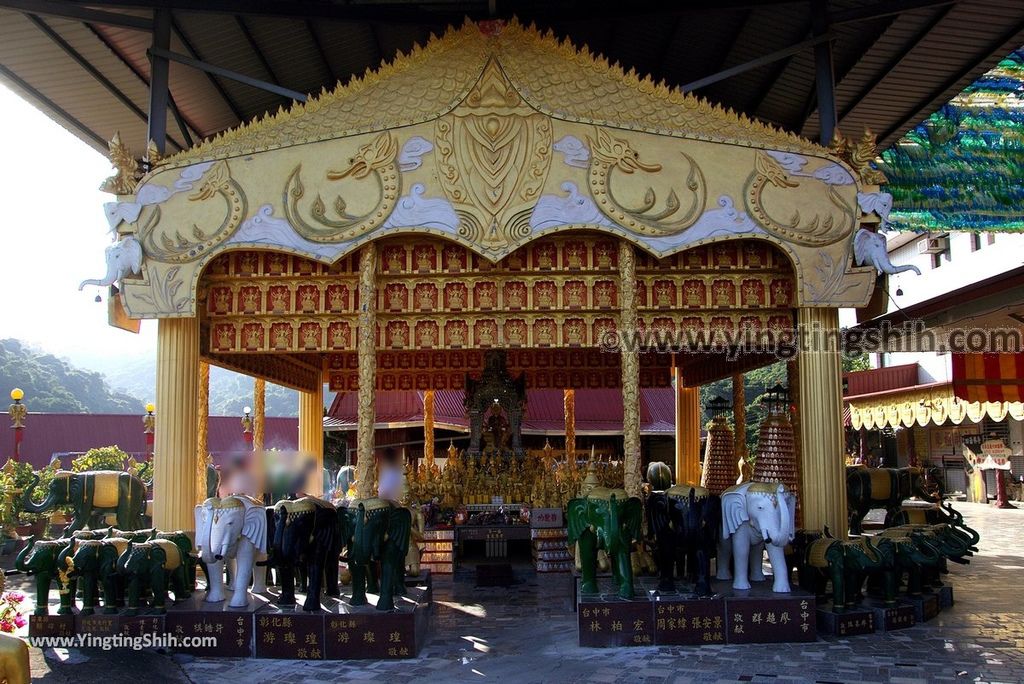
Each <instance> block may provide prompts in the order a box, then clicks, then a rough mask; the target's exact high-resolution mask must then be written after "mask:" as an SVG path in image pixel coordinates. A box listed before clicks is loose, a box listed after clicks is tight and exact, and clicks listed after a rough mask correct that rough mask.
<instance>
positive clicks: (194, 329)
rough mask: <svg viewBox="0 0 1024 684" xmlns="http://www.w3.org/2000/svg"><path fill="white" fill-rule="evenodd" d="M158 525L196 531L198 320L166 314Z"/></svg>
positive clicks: (156, 471)
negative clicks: (194, 512) (194, 507)
mask: <svg viewBox="0 0 1024 684" xmlns="http://www.w3.org/2000/svg"><path fill="white" fill-rule="evenodd" d="M156 405H157V406H158V407H159V408H160V410H159V412H158V413H157V415H156V421H157V425H156V437H155V440H154V443H153V480H154V491H153V525H154V526H156V527H157V528H159V529H161V530H167V531H171V530H192V528H193V527H194V526H195V523H194V519H193V510H192V509H193V506H195V503H196V500H197V493H196V465H195V455H196V444H197V440H196V416H197V415H198V410H199V319H197V318H163V319H160V321H159V323H158V327H157V341H156Z"/></svg>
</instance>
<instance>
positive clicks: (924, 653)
mask: <svg viewBox="0 0 1024 684" xmlns="http://www.w3.org/2000/svg"><path fill="white" fill-rule="evenodd" d="M958 508H959V509H960V510H962V511H963V512H964V515H965V517H966V518H967V520H968V522H969V524H971V525H973V526H975V527H976V528H977V529H978V530H979V531H980V532H981V533H982V541H981V554H980V555H978V556H976V557H975V559H974V560H973V561H972V563H971V565H969V566H966V567H961V566H957V565H954V564H951V574H950V575H949V576H948V578H949V582H950V583H951V584H952V585H953V586H954V590H955V596H956V601H957V603H956V605H955V606H954V607H953V608H952V609H949V610H946V611H943V612H942V613H941V614H940V616H939V617H938V618H936V619H934V620H932V621H931V622H929V623H927V624H926V625H923V626H917V627H914V628H912V629H907V630H903V631H899V632H893V633H890V634H875V635H869V636H860V637H853V638H846V639H828V640H824V639H822V640H819V641H818V642H817V643H814V644H800V645H797V644H794V645H786V644H777V645H752V646H704V647H660V648H659V647H644V648H623V649H584V648H579V647H578V646H577V645H576V626H575V614H574V613H573V612H572V607H571V603H570V594H571V585H570V584H569V581H568V579H567V578H564V577H562V578H560V579H551V578H552V577H557V576H550V575H549V576H543V575H542V576H540V578H538V577H537V576H535V575H532V576H530V577H529V578H527V581H525V582H524V583H522V584H520V585H517V586H515V587H514V588H511V589H476V588H474V587H473V586H472V584H471V583H470V582H454V583H453V582H451V581H450V580H445V579H440V580H438V581H436V583H435V589H434V598H435V607H434V615H433V618H432V620H433V624H432V625H431V628H432V633H433V638H432V639H431V641H430V642H429V643H428V645H427V646H426V647H425V648H424V649H423V651H422V653H421V655H420V657H419V658H417V659H415V660H407V661H398V662H320V663H309V662H301V661H271V660H255V659H246V660H242V659H224V660H216V659H192V658H185V657H182V656H179V657H171V656H166V655H162V654H158V653H153V652H140V653H134V652H108V653H95V652H77V651H75V650H68V651H63V650H62V651H60V652H58V653H55V652H54V651H53V650H50V651H48V652H46V653H45V654H44V653H41V652H39V651H38V650H36V651H35V652H34V653H33V663H32V666H33V674H34V675H35V676H36V677H37V678H38V681H42V682H72V681H73V682H75V684H87V683H89V682H118V681H141V682H165V681H166V682H177V681H192V682H198V683H201V684H207V683H215V684H232V683H235V682H244V683H245V684H258V683H262V682H282V683H283V682H288V683H289V684H293V683H299V682H350V681H359V682H393V683H400V682H421V681H425V682H486V681H502V682H608V683H611V682H631V683H632V682H644V683H654V682H659V683H660V682H774V683H780V684H781V683H782V682H823V683H824V682H844V683H847V682H849V683H853V682H891V683H893V684H917V683H920V684H925V683H926V682H947V681H949V682H952V681H964V682H967V681H972V682H1024V600H1022V593H1024V584H1022V581H1021V580H1022V579H1024V510H1014V511H1000V510H996V509H992V508H988V507H983V506H980V505H972V504H959V506H958Z"/></svg>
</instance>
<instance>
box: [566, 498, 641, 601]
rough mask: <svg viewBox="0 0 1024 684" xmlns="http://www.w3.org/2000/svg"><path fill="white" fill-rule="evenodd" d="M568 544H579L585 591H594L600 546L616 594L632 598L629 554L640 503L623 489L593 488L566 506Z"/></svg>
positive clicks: (638, 530)
mask: <svg viewBox="0 0 1024 684" xmlns="http://www.w3.org/2000/svg"><path fill="white" fill-rule="evenodd" d="M567 517H568V521H567V522H568V533H569V534H568V536H569V543H570V544H579V550H580V569H581V574H582V576H583V577H582V583H581V585H580V590H581V591H582V592H583V593H585V594H596V593H598V586H597V551H598V549H604V550H605V551H606V552H607V553H608V560H609V562H610V564H611V569H612V579H613V580H614V582H615V586H616V589H617V590H618V594H619V596H620V597H622V598H624V599H631V598H633V566H632V563H631V562H630V553H631V552H632V550H633V542H634V541H638V540H640V537H641V528H642V527H643V518H644V506H643V502H641V501H640V499H639V498H637V497H635V496H629V495H628V494H626V491H625V490H624V489H608V488H607V487H595V488H594V489H592V490H590V491H589V492H588V493H587V494H586V495H585V496H582V497H579V498H576V499H572V500H571V501H569V504H568V506H567Z"/></svg>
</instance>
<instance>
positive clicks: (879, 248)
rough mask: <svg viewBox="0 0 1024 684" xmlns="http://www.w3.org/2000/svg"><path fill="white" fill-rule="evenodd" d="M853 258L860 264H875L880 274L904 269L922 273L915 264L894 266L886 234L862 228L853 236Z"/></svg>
mask: <svg viewBox="0 0 1024 684" xmlns="http://www.w3.org/2000/svg"><path fill="white" fill-rule="evenodd" d="M853 258H854V259H855V260H856V262H857V265H858V266H868V265H870V266H874V267H875V270H877V271H878V273H879V274H882V273H888V274H889V275H893V274H896V273H903V272H904V271H913V272H914V273H916V274H917V275H921V269H919V268H918V267H917V266H914V265H913V264H905V265H903V266H893V265H892V262H890V261H889V250H888V249H886V246H885V236H883V235H879V234H878V233H873V232H871V231H870V230H867V229H865V228H861V229H860V230H858V231H857V234H856V235H855V236H854V238H853Z"/></svg>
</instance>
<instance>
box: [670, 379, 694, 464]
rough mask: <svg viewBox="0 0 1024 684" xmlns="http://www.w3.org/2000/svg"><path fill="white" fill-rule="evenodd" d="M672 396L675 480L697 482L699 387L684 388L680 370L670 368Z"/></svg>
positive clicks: (684, 384) (684, 381)
mask: <svg viewBox="0 0 1024 684" xmlns="http://www.w3.org/2000/svg"><path fill="white" fill-rule="evenodd" d="M672 373H673V375H674V378H673V385H674V387H675V399H676V482H677V483H678V484H697V483H698V482H700V388H699V387H687V386H686V379H685V378H683V375H682V372H681V369H680V368H679V367H678V366H676V367H674V368H673V369H672Z"/></svg>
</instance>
